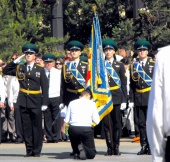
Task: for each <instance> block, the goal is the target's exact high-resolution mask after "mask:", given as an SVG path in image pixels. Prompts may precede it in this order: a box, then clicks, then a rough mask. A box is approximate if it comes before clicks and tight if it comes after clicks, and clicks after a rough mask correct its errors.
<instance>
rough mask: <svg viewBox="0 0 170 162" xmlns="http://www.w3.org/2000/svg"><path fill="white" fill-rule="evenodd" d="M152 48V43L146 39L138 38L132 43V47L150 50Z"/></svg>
mask: <svg viewBox="0 0 170 162" xmlns="http://www.w3.org/2000/svg"><path fill="white" fill-rule="evenodd" d="M151 48H152V45H151V44H150V42H149V41H147V40H138V41H136V42H135V44H134V49H135V50H137V49H147V50H150V49H151Z"/></svg>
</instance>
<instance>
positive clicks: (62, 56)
mask: <svg viewBox="0 0 170 162" xmlns="http://www.w3.org/2000/svg"><path fill="white" fill-rule="evenodd" d="M59 58H61V59H64V58H65V56H64V55H62V54H61V55H58V56H57V57H56V59H59Z"/></svg>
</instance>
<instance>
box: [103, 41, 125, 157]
mask: <svg viewBox="0 0 170 162" xmlns="http://www.w3.org/2000/svg"><path fill="white" fill-rule="evenodd" d="M117 49H118V46H117V44H116V42H115V41H113V40H112V39H106V40H104V41H103V50H104V53H105V57H106V60H105V67H106V70H107V73H108V83H109V86H110V90H111V93H112V101H113V110H112V111H111V112H110V114H108V115H107V116H106V117H105V118H104V120H103V121H104V131H105V137H106V144H107V148H108V150H107V153H106V154H105V155H121V154H120V152H119V143H120V137H121V130H122V126H121V110H124V109H126V102H127V87H126V85H127V78H126V76H125V68H124V65H123V63H121V62H118V61H116V60H115V52H116V51H117ZM112 137H113V139H112Z"/></svg>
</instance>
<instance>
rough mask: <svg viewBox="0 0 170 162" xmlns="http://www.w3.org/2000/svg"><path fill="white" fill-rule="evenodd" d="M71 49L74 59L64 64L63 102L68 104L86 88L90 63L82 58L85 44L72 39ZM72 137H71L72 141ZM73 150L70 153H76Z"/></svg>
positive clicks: (68, 47)
mask: <svg viewBox="0 0 170 162" xmlns="http://www.w3.org/2000/svg"><path fill="white" fill-rule="evenodd" d="M67 49H69V50H70V52H71V56H72V61H68V62H66V63H65V65H64V66H63V76H62V84H63V85H62V89H63V103H64V105H66V106H68V104H69V103H70V101H73V100H75V99H78V98H79V96H80V93H81V92H82V91H84V89H85V88H86V75H87V70H88V63H87V62H83V61H81V60H80V55H81V51H82V50H83V49H84V45H83V44H82V43H81V42H79V41H76V40H73V41H70V42H69V43H68V45H67ZM71 140H72V139H71V138H70V141H71ZM74 154H75V153H74V152H72V153H71V154H70V155H71V156H72V155H74Z"/></svg>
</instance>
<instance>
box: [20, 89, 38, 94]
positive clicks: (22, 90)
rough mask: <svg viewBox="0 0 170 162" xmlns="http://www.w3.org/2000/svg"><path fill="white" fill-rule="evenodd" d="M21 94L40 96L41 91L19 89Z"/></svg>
mask: <svg viewBox="0 0 170 162" xmlns="http://www.w3.org/2000/svg"><path fill="white" fill-rule="evenodd" d="M20 91H21V92H24V93H27V94H40V93H41V91H40V90H27V89H24V88H20Z"/></svg>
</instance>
